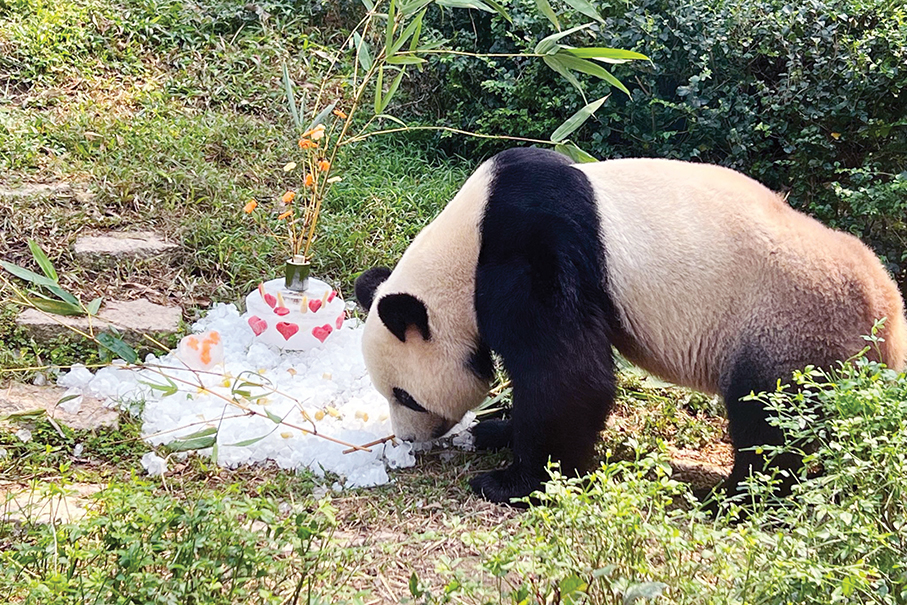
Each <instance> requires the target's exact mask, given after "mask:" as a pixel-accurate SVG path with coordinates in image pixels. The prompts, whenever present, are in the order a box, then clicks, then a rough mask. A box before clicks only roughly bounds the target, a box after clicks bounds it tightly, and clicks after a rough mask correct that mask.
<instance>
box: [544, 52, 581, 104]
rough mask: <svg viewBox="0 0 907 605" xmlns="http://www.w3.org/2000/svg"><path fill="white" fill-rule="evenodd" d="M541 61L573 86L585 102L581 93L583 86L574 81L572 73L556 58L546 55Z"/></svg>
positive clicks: (574, 77)
mask: <svg viewBox="0 0 907 605" xmlns="http://www.w3.org/2000/svg"><path fill="white" fill-rule="evenodd" d="M542 61H544V62H545V65H547V66H548V67H550V68H551V69H553V70H554V71H556V72H557V73H559V74H560V75H561V76H563V78H564V79H565V80H567V81H568V82H570V83H571V84H573V87H574V88H576V89H577V90H578V91H579V92H580V94H581V95H583V100H584V101H585V100H586V93H585V92H584V91H583V85H582V84H580V83H579V80H577V79H576V76H574V75H573V74H572V73H570V72H569V71H568V70H567V68H566V67H564V66H563V65H562V64H561V63H560V61H559V60H558V59H557V57H553V56H550V55H546V56H544V57H542Z"/></svg>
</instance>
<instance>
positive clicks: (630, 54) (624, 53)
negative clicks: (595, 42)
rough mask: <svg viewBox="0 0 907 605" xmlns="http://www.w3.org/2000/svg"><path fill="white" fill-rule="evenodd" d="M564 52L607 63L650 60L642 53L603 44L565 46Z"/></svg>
mask: <svg viewBox="0 0 907 605" xmlns="http://www.w3.org/2000/svg"><path fill="white" fill-rule="evenodd" d="M563 50H564V52H567V53H570V54H571V55H573V56H574V57H579V58H580V59H595V60H597V61H602V62H605V63H625V62H627V61H636V60H639V61H648V60H649V57H647V56H646V55H644V54H642V53H638V52H634V51H632V50H624V49H622V48H607V47H603V46H594V47H588V48H564V49H563Z"/></svg>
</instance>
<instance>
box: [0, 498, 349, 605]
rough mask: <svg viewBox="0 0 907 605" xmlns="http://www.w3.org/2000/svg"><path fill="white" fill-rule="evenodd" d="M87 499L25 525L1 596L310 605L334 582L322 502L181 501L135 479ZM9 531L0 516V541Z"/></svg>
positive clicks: (339, 571)
mask: <svg viewBox="0 0 907 605" xmlns="http://www.w3.org/2000/svg"><path fill="white" fill-rule="evenodd" d="M49 489H50V490H51V491H50V493H48V494H46V495H45V497H52V498H60V497H61V496H62V495H63V494H65V491H66V490H65V488H62V487H59V486H56V485H51V486H50V487H49ZM96 498H97V507H96V509H95V510H94V511H90V512H89V514H88V516H87V517H86V518H84V519H82V520H79V521H75V522H71V523H61V524H57V525H55V524H50V525H41V524H31V525H32V531H30V532H29V533H28V535H27V536H26V537H24V538H20V539H18V540H16V541H15V544H13V545H10V546H9V547H7V548H4V549H3V550H2V551H0V562H2V570H0V595H2V596H5V597H6V599H4V602H13V603H24V604H32V603H34V604H39V603H40V604H43V603H54V604H59V605H64V604H68V603H73V604H75V603H123V604H126V603H147V604H158V603H159V604H162V605H163V604H170V603H186V604H190V605H203V604H208V605H214V604H224V605H227V604H232V603H262V604H277V603H302V602H309V603H311V602H320V600H319V598H318V597H316V596H315V595H314V594H313V591H316V592H317V593H319V594H322V595H324V596H325V598H328V599H329V598H331V597H333V596H336V592H337V591H338V590H340V589H341V588H343V581H342V578H343V577H344V571H343V568H342V566H339V565H337V561H336V559H337V557H340V556H341V555H342V554H343V551H342V550H340V549H338V548H335V549H326V548H325V547H326V546H327V545H328V543H329V540H330V535H331V533H332V528H333V526H334V525H335V521H334V509H333V508H332V507H331V506H330V505H329V504H328V503H327V502H326V501H325V502H322V503H320V504H318V505H315V506H313V508H311V509H299V510H297V511H296V512H295V513H291V514H286V513H281V512H280V511H279V510H278V507H277V505H276V504H275V503H274V502H273V501H272V500H269V499H260V498H248V497H238V496H234V495H229V494H227V495H224V494H222V493H217V492H212V493H207V494H203V495H202V497H199V498H196V499H191V500H190V499H186V500H181V499H179V498H175V497H173V496H170V495H167V494H161V493H158V492H156V491H155V490H154V488H153V487H152V486H151V485H149V484H142V483H141V482H137V481H135V482H133V483H131V484H125V485H122V486H112V487H110V488H108V489H106V490H104V491H102V492H100V493H99V494H98V495H97V496H96ZM15 531H17V530H16V529H15V528H14V527H13V526H12V524H10V523H6V522H0V538H4V537H7V536H6V535H5V534H7V533H9V532H15ZM10 544H12V543H10ZM325 583H326V584H327V586H326V587H325ZM316 586H318V588H316ZM313 598H314V601H313Z"/></svg>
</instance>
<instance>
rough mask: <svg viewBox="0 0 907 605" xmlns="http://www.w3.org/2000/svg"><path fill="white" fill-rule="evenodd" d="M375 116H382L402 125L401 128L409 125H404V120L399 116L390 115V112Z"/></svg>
mask: <svg viewBox="0 0 907 605" xmlns="http://www.w3.org/2000/svg"><path fill="white" fill-rule="evenodd" d="M375 117H376V118H383V119H385V120H390V121H391V122H393V123H395V124H399V125H400V126H402V127H403V128H409V126H407V125H406V122H404V121H403V120H401V119H400V118H395V117H394V116H392V115H390V114H386V113H382V114H379V115H376V116H375Z"/></svg>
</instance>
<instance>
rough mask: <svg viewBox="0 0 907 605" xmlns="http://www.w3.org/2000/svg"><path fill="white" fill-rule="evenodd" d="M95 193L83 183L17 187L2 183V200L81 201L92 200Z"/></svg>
mask: <svg viewBox="0 0 907 605" xmlns="http://www.w3.org/2000/svg"><path fill="white" fill-rule="evenodd" d="M93 197H94V196H93V195H92V193H91V191H89V190H88V188H87V187H86V186H85V185H84V184H81V183H76V184H73V183H60V182H58V183H22V184H21V185H17V186H15V187H11V186H6V185H0V200H3V199H8V200H22V199H29V198H47V199H74V200H76V201H78V202H81V203H88V202H91V201H92V199H93Z"/></svg>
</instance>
